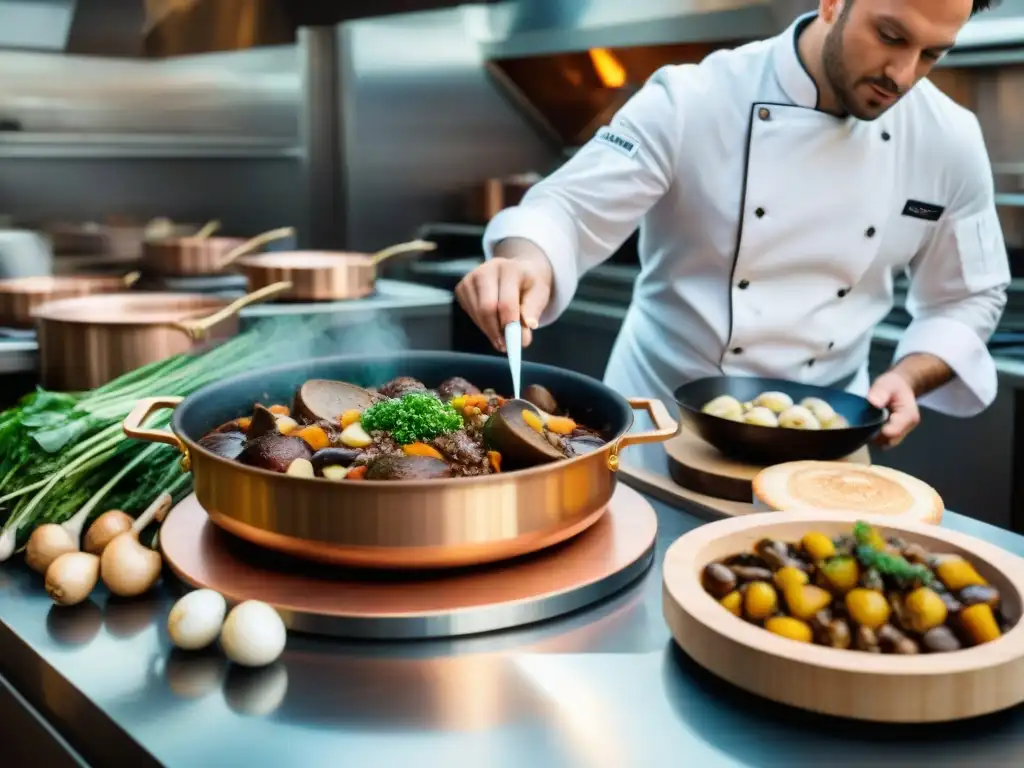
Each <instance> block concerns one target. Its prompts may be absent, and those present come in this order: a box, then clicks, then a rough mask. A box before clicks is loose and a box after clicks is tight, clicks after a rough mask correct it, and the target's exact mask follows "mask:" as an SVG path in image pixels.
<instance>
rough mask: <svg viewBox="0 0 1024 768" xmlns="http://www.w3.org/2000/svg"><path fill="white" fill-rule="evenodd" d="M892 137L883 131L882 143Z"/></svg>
mask: <svg viewBox="0 0 1024 768" xmlns="http://www.w3.org/2000/svg"><path fill="white" fill-rule="evenodd" d="M891 138H892V136H890V135H889V132H888V131H882V141H888V140H889V139H891Z"/></svg>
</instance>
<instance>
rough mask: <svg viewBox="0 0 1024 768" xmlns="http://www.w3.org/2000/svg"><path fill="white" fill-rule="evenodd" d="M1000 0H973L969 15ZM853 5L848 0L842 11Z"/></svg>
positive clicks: (986, 8) (996, 3) (988, 7)
mask: <svg viewBox="0 0 1024 768" xmlns="http://www.w3.org/2000/svg"><path fill="white" fill-rule="evenodd" d="M1000 2H1001V0H974V4H973V5H972V6H971V16H973V15H974V14H976V13H981V12H982V11H987V10H989V9H990V8H995V7H996V6H997V5H999V3H1000ZM851 5H853V0H849V2H847V3H846V4H845V5H844V6H843V13H844V14H845V13H847V12H848V11H849V10H850V6H851Z"/></svg>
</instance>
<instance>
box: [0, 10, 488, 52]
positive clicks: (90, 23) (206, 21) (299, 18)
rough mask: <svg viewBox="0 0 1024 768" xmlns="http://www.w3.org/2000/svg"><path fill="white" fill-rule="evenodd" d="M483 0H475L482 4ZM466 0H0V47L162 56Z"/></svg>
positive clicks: (251, 43)
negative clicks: (304, 28)
mask: <svg viewBox="0 0 1024 768" xmlns="http://www.w3.org/2000/svg"><path fill="white" fill-rule="evenodd" d="M489 2H490V0H477V4H480V5H487V4H488V3H489ZM464 3H465V0H0V48H16V49H24V50H41V51H61V52H64V53H71V54H91V55H102V56H145V57H165V56H179V55H187V54H196V53H210V52H216V51H231V50H239V49H243V48H253V47H257V46H271V45H282V44H289V43H294V42H295V41H296V39H297V36H298V30H299V28H300V27H309V26H331V25H334V24H338V23H340V22H342V21H348V20H350V19H358V18H365V17H370V16H382V15H388V14H395V13H409V12H415V11H425V10H433V9H439V8H448V7H452V6H457V5H463V4H464Z"/></svg>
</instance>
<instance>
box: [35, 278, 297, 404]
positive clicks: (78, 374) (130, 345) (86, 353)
mask: <svg viewBox="0 0 1024 768" xmlns="http://www.w3.org/2000/svg"><path fill="white" fill-rule="evenodd" d="M290 288H291V283H287V282H282V283H276V284H274V285H269V286H266V287H265V288H263V289H261V290H258V291H253V292H252V293H250V294H248V295H246V296H242V297H241V298H239V299H236V300H234V301H231V302H229V301H228V300H227V299H224V298H221V297H218V296H209V295H205V294H198V293H142V292H138V293H136V292H128V293H112V294H94V295H91V296H83V297H79V298H72V299H62V300H60V301H51V302H47V303H45V304H42V305H41V306H39V307H37V308H36V309H35V311H34V312H33V313H32V315H33V317H34V319H35V321H36V333H37V340H38V343H39V365H40V377H41V380H42V384H43V386H44V387H46V388H47V389H53V390H58V391H66V392H76V391H84V390H89V389H95V388H96V387H99V386H102V385H104V384H106V383H107V382H109V381H112V380H113V379H116V378H117V377H118V376H121V375H122V374H125V373H128V372H129V371H133V370H135V369H136V368H139V367H141V366H143V365H147V364H148V363H154V362H157V361H158V360H164V359H166V358H168V357H172V356H174V355H178V354H182V353H186V352H190V351H192V350H193V349H196V348H197V347H198V346H199V345H201V344H202V343H204V342H206V341H217V340H222V339H225V338H228V337H230V336H234V335H235V334H236V333H237V332H238V313H239V311H241V310H242V309H243V308H245V307H247V306H249V305H250V304H256V303H259V302H261V301H266V300H267V299H270V298H273V297H274V296H278V295H280V294H282V293H284V292H286V291H287V290H289V289H290Z"/></svg>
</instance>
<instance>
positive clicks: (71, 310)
mask: <svg viewBox="0 0 1024 768" xmlns="http://www.w3.org/2000/svg"><path fill="white" fill-rule="evenodd" d="M127 302H131V303H141V302H145V304H146V308H147V313H148V314H151V315H153V316H152V317H139V316H138V314H136V316H134V317H133V316H132V315H131V311H132V310H131V306H130V305H128V306H125V305H126V303H127ZM229 303H231V300H230V299H227V298H223V297H218V296H211V295H209V294H203V293H172V292H166V293H164V292H153V293H149V292H139V291H136V292H129V291H122V292H119V293H93V294H89V295H87V296H77V297H73V298H66V299H56V300H54V301H48V302H46V303H44V304H41V305H40V306H38V307H36V308H35V309H34V310H32V317H33V318H35V319H37V320H46V321H50V322H57V323H71V324H74V325H84V324H88V325H101V326H110V327H128V328H131V327H134V328H140V327H141V328H147V327H152V326H154V325H165V324H168V323H175V322H181V321H183V320H190V319H192V318H194V317H195V316H197V315H200V314H202V313H204V312H213V311H216V310H218V309H221V308H223V307H226V306H227V305H228V304H229ZM112 304H114V305H121V306H122V307H125V309H124V310H123V311H124V315H111V314H107V315H103V314H101V313H97V315H89V314H88V312H87V310H88V309H90V308H92V307H102V308H103V309H104V310H105V311H106V312H107V313H110V312H111V311H112V308H111V305H112ZM160 310H163V311H162V312H159V311H160ZM175 310H180V311H175Z"/></svg>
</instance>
